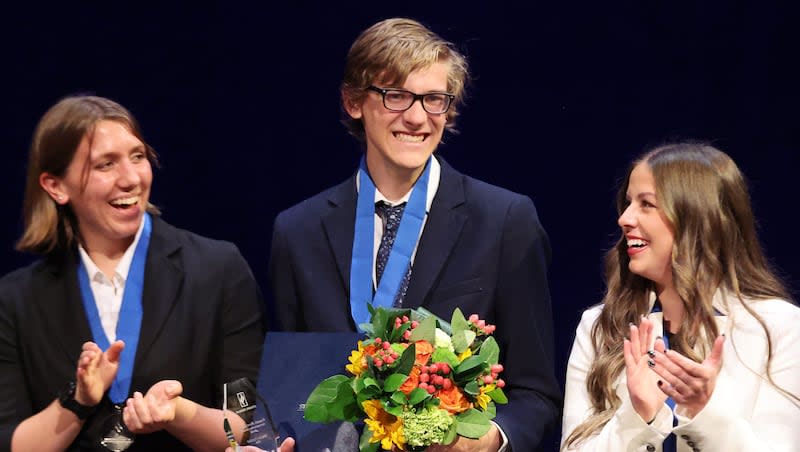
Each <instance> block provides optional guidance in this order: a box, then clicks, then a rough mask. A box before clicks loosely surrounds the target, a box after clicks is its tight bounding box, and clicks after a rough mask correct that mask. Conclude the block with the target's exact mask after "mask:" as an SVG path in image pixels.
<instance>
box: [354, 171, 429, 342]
mask: <svg viewBox="0 0 800 452" xmlns="http://www.w3.org/2000/svg"><path fill="white" fill-rule="evenodd" d="M432 158H433V157H430V158H429V159H428V162H427V164H426V166H425V170H424V171H423V172H422V174H421V175H420V177H419V178H418V179H417V181H416V182H415V183H414V187H413V188H412V190H411V197H410V198H409V200H408V204H407V205H406V208H405V211H404V212H403V217H402V219H401V220H400V226H399V227H398V230H397V237H396V238H395V241H394V244H393V245H392V251H391V252H390V253H389V260H388V261H387V263H386V269H385V270H384V271H383V275H382V276H381V280H380V283H379V284H378V288H377V290H376V291H375V296H374V298H373V296H372V267H373V259H374V252H373V251H374V247H375V190H376V188H375V184H374V183H373V182H372V179H371V178H370V177H369V173H368V171H367V164H366V160H365V158H364V157H362V158H361V164H360V165H359V170H358V178H359V189H358V203H357V204H356V225H355V235H354V237H353V257H352V260H351V261H350V314H351V315H352V316H353V321H355V324H356V328H358V330H359V331H361V332H363V330H361V327H360V325H361V324H362V323H366V322H369V317H370V314H369V309H368V308H367V304H368V303H371V304H372V305H373V306H381V307H391V306H392V303H394V299H395V295H396V294H397V290H398V289H399V288H400V282H401V281H402V279H403V277H405V274H406V270H407V269H408V266H409V263H410V262H411V256H412V255H413V253H414V249H415V248H416V245H417V240H418V239H419V233H420V231H421V230H422V222H423V220H424V219H425V213H426V210H427V198H428V179H429V176H430V170H431V161H430V159H432Z"/></svg>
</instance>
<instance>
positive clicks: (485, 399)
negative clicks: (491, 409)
mask: <svg viewBox="0 0 800 452" xmlns="http://www.w3.org/2000/svg"><path fill="white" fill-rule="evenodd" d="M494 388H495V385H493V384H492V385H486V386H481V393H480V394H478V397H477V398H476V400H475V401H476V402H477V403H478V406H479V407H481V409H482V410H484V411H485V410H486V407H487V406H489V402H491V401H492V398H491V397H490V396H489V394H487V392H492V391H494Z"/></svg>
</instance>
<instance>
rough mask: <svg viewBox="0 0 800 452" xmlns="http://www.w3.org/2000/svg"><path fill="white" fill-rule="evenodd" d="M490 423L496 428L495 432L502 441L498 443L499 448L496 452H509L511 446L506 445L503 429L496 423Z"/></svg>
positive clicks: (506, 440)
mask: <svg viewBox="0 0 800 452" xmlns="http://www.w3.org/2000/svg"><path fill="white" fill-rule="evenodd" d="M491 423H492V424H494V426H495V427H497V431H499V432H500V438H501V439H502V441H501V442H500V448H499V449H497V452H511V446H510V445H509V444H508V436H507V435H506V432H504V431H503V428H502V427H500V426H499V425H498V424H497V422H495V421H491Z"/></svg>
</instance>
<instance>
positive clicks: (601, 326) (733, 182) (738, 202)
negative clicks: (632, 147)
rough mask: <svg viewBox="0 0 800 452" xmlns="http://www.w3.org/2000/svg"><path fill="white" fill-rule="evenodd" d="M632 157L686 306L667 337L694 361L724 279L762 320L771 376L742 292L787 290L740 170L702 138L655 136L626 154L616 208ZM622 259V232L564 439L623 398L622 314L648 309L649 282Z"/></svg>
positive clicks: (784, 295) (755, 296) (583, 435)
mask: <svg viewBox="0 0 800 452" xmlns="http://www.w3.org/2000/svg"><path fill="white" fill-rule="evenodd" d="M639 164H646V165H647V166H648V168H649V169H650V170H651V171H652V174H653V178H654V179H655V189H656V196H657V197H658V200H659V205H660V208H661V209H662V212H663V214H664V216H665V217H666V219H667V222H668V223H669V225H670V226H671V228H672V230H673V232H674V234H675V239H674V244H673V249H672V277H673V281H674V284H675V289H676V290H677V292H678V294H679V295H680V298H681V301H682V302H683V307H684V310H685V311H686V315H684V316H683V320H682V323H681V325H680V330H679V331H680V333H679V334H678V335H677V337H676V339H675V340H676V346H677V348H679V349H680V350H681V351H682V352H683V353H685V354H686V355H687V356H688V357H690V358H692V359H694V360H696V361H698V362H699V361H702V359H703V357H704V356H705V355H706V354H707V353H708V351H710V349H711V347H712V345H713V342H714V339H715V338H716V337H717V335H718V334H719V331H717V326H716V323H715V321H714V307H713V306H712V298H713V296H714V294H715V293H716V291H717V290H718V289H720V288H722V289H724V290H726V291H727V292H729V293H731V294H733V295H735V296H736V297H737V298H738V299H739V300H740V301H741V304H742V305H743V306H744V308H745V309H746V310H747V312H748V313H749V314H750V315H752V316H753V317H754V318H755V319H756V320H757V321H758V323H759V324H760V325H761V327H762V328H763V330H764V334H765V336H766V339H767V347H768V358H767V364H766V375H767V379H768V380H769V381H770V382H771V383H772V384H774V381H773V380H772V377H771V375H770V370H769V369H770V362H771V360H772V340H771V338H770V334H769V329H768V328H767V325H766V323H765V322H764V320H763V319H762V318H761V317H760V316H759V315H758V314H757V313H756V312H755V311H754V310H753V309H752V307H751V306H750V300H763V299H770V298H779V299H784V300H789V299H790V297H789V294H788V291H787V290H786V288H785V286H784V285H783V283H782V282H781V281H780V278H778V277H777V276H776V274H775V273H774V271H773V270H772V269H771V268H770V265H769V263H768V261H767V259H766V258H765V256H764V253H763V251H762V249H761V246H760V243H759V240H758V235H757V232H756V224H755V219H754V217H753V212H752V209H751V205H750V196H749V194H748V189H747V184H746V182H745V179H744V176H743V175H742V173H741V172H740V171H739V168H738V167H737V166H736V164H735V163H734V162H733V160H732V159H731V158H730V157H729V156H728V155H727V154H725V153H724V152H722V151H720V150H718V149H716V148H714V147H712V146H710V145H708V144H705V143H697V142H682V143H676V144H668V145H663V146H659V147H656V148H655V149H652V150H650V151H649V152H647V153H645V154H644V155H643V156H642V157H641V158H639V159H637V160H636V161H634V162H633V164H631V166H630V168H629V170H628V175H627V177H626V179H625V182H624V183H623V184H622V187H620V190H619V192H618V194H617V211H618V213H619V214H620V215H621V214H622V212H623V211H624V210H625V208H626V207H627V205H628V201H627V200H626V192H627V190H628V183H629V179H630V174H631V172H632V171H633V169H634V167H636V166H637V165H639ZM629 259H630V258H629V257H628V254H627V244H626V241H625V237H624V236H620V238H619V240H618V241H617V243H616V245H615V246H614V248H612V249H610V250H609V251H608V253H606V256H605V277H606V294H605V296H604V297H603V301H602V304H603V309H602V311H601V314H600V316H599V317H598V319H597V321H596V323H595V324H594V326H593V327H592V333H591V334H592V341H593V343H594V349H595V354H596V358H595V360H594V362H593V363H592V366H591V368H590V369H589V373H588V375H587V378H586V388H587V391H588V393H589V398H590V400H591V404H592V414H591V415H590V416H589V417H588V418H587V419H586V420H585V421H584V422H583V423H581V424H580V425H578V427H576V428H575V430H573V431H572V432H570V433H569V436H568V437H567V440H566V441H565V447H569V446H572V445H576V444H579V443H580V442H581V441H583V440H585V439H587V438H589V437H590V436H592V435H593V434H595V433H596V432H597V431H599V430H600V429H601V428H602V427H603V426H604V425H605V424H606V423H607V422H608V421H609V420H610V419H611V417H612V416H613V415H614V412H615V411H616V410H617V409H618V408H619V406H620V404H621V400H620V399H619V397H618V396H617V394H616V392H615V390H614V386H613V383H614V380H615V379H616V378H617V377H618V376H619V375H620V374H621V373H622V372H623V370H624V368H625V363H624V357H623V353H622V341H621V340H620V338H622V337H626V335H627V334H628V332H629V324H630V323H638V319H639V318H640V317H641V316H642V315H647V314H648V309H649V308H650V306H649V294H650V291H651V290H652V289H653V283H652V282H651V281H649V280H647V279H645V278H643V277H641V276H638V275H636V274H633V273H631V272H630V270H629V269H628V262H629ZM698 349H699V350H700V351H699V352H698V351H697V350H698ZM783 392H785V391H783ZM786 394H787V395H788V396H790V397H793V398H795V399H798V397H797V396H796V395H794V394H789V393H786ZM798 400H800V399H798ZM565 433H566V432H565Z"/></svg>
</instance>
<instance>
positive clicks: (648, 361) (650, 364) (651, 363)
mask: <svg viewBox="0 0 800 452" xmlns="http://www.w3.org/2000/svg"><path fill="white" fill-rule="evenodd" d="M647 367H649V368H651V369H652V368H653V367H656V362H655V361H653V360H652V359H648V360H647Z"/></svg>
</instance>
